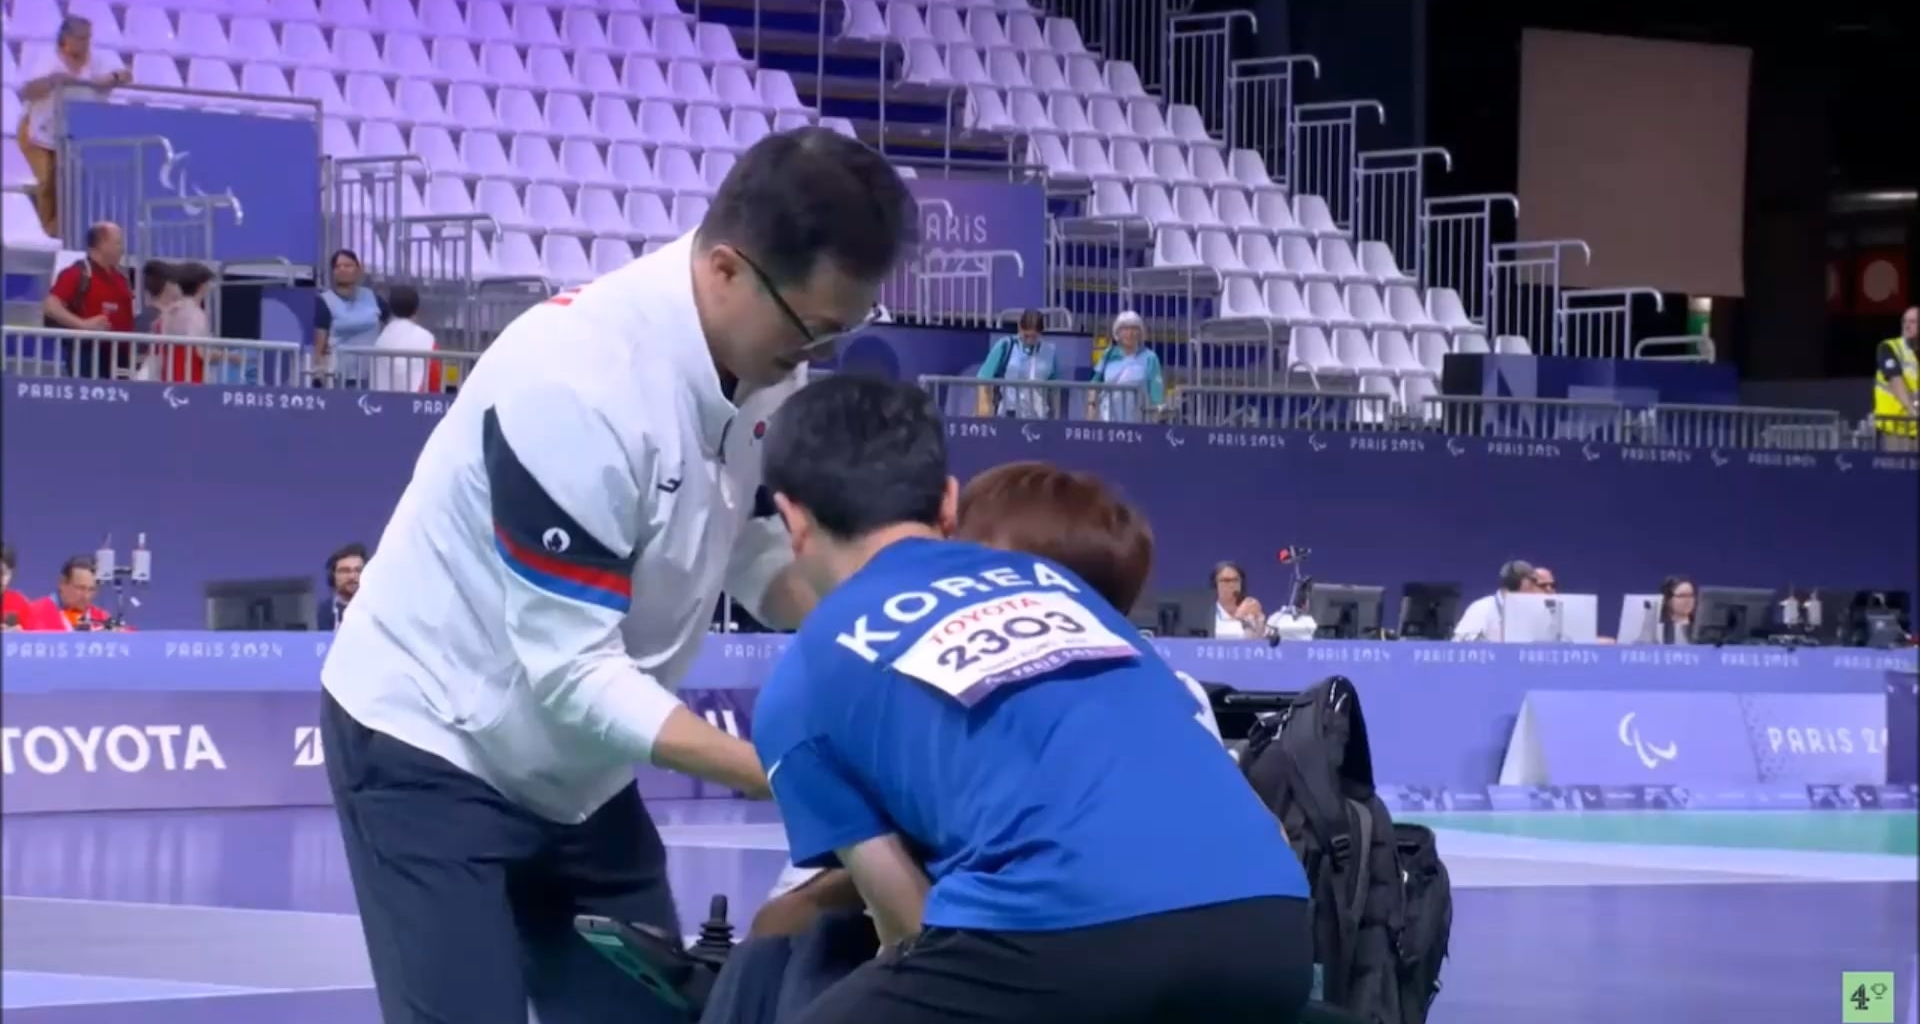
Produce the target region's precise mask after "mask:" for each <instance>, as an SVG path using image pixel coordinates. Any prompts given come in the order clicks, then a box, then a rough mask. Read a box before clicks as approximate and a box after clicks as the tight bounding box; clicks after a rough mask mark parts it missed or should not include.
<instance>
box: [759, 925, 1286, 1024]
mask: <svg viewBox="0 0 1920 1024" xmlns="http://www.w3.org/2000/svg"><path fill="white" fill-rule="evenodd" d="M1312 979H1313V934H1312V928H1311V923H1310V918H1309V915H1308V913H1307V901H1305V900H1289V899H1255V900H1240V901H1236V902H1233V903H1220V904H1216V905H1214V906H1210V907H1197V908H1194V909H1191V910H1181V911H1175V912H1172V913H1166V914H1153V915H1150V916H1147V917H1138V918H1134V919H1132V920H1128V921H1120V922H1116V923H1114V924H1108V925H1100V926H1098V927H1093V928H1080V929H1075V930H1072V931H1064V932H1025V933H1022V932H975V931H953V930H949V929H944V928H929V929H927V930H926V931H925V932H924V933H922V934H921V936H920V937H919V938H918V939H916V940H914V941H913V942H912V943H911V944H910V945H909V946H907V947H906V949H905V950H904V951H902V952H901V953H899V954H897V955H895V956H893V957H891V958H887V959H882V960H877V961H873V962H870V963H867V964H865V965H863V966H861V967H860V968H859V969H858V970H856V971H854V972H853V973H852V974H850V975H848V976H847V977H846V979H845V980H843V981H841V982H840V983H839V984H837V985H835V986H834V987H832V988H830V989H828V990H827V991H826V992H825V993H824V994H822V995H821V996H820V997H819V998H818V999H817V1000H815V1001H814V1002H813V1003H812V1004H811V1005H809V1006H808V1007H807V1009H806V1010H805V1011H804V1012H802V1013H801V1014H800V1015H799V1017H798V1018H797V1020H798V1022H799V1024H957V1022H961V1021H966V1022H970V1024H1291V1022H1292V1021H1294V1020H1295V1019H1296V1018H1297V1016H1298V1015H1299V1012H1300V1008H1301V1006H1302V1005H1304V1004H1305V1003H1306V1000H1307V991H1308V988H1309V987H1310V986H1311V984H1312Z"/></svg>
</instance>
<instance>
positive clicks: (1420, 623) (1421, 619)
mask: <svg viewBox="0 0 1920 1024" xmlns="http://www.w3.org/2000/svg"><path fill="white" fill-rule="evenodd" d="M1459 621H1460V584H1458V583H1409V584H1407V585H1406V586H1403V587H1401V588H1400V638H1401V639H1402V640H1450V639H1452V638H1453V626H1454V623H1456V622H1459Z"/></svg>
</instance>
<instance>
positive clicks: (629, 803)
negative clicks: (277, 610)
mask: <svg viewBox="0 0 1920 1024" xmlns="http://www.w3.org/2000/svg"><path fill="white" fill-rule="evenodd" d="M321 736H322V742H323V744H324V748H323V749H324V750H325V751H326V762H327V779H328V781H329V782H330V783H331V785H332V788H333V799H334V805H335V807H336V809H337V810H338V811H339V814H340V832H341V836H342V838H343V839H344V840H345V841H346V850H347V866H348V869H349V870H350V871H351V872H352V875H353V888H354V896H355V898H356V900H357V902H358V903H359V905H360V922H361V926H362V928H363V930H364V931H365V933H366V938H367V954H368V958H369V959H370V960H371V962H372V965H373V980H374V987H375V988H376V989H377V990H378V993H379V998H380V1012H381V1018H382V1020H383V1021H384V1022H385V1024H527V1007H528V1004H529V1003H530V1002H531V1004H532V1005H533V1007H534V1008H535V1010H536V1011H537V1012H538V1013H539V1017H540V1021H541V1024H614V1022H618V1024H652V1022H656V1021H657V1022H662V1024H664V1022H667V1021H673V1020H676V1019H677V1015H676V1014H674V1013H673V1012H672V1011H671V1010H669V1008H668V1007H667V1006H666V1005H665V1004H664V1003H662V1002H661V1001H659V1000H658V999H655V998H653V997H652V996H651V995H650V994H648V993H647V991H646V990H645V989H643V988H641V987H640V986H639V985H637V984H635V983H634V982H633V981H632V980H631V979H629V978H628V977H626V976H625V975H624V974H621V973H620V971H619V970H618V969H616V968H615V967H613V966H612V965H611V964H609V963H607V962H606V961H605V960H603V959H602V958H601V957H600V955H599V954H597V953H595V952H594V951H593V950H592V948H591V947H589V946H588V945H587V943H586V941H585V940H583V939H581V938H580V937H579V936H578V935H576V934H575V933H574V930H573V917H574V915H575V914H580V913H586V914H600V915H603V916H606V917H611V918H615V919H618V920H624V921H637V922H640V923H642V924H648V925H652V926H654V927H657V928H663V929H665V930H666V931H667V933H668V934H670V935H678V934H680V925H679V918H678V915H677V914H676V913H675V910H674V904H673V896H672V894H671V893H670V892H669V891H668V888H667V867H666V849H665V847H664V846H663V845H662V844H661V841H660V833H659V832H658V831H657V830H656V829H655V828H654V825H653V822H652V820H651V819H650V818H649V817H648V816H647V812H646V808H645V807H644V806H642V805H641V802H640V793H639V790H638V788H637V787H635V788H629V789H627V790H626V791H625V792H623V793H621V794H620V795H619V796H617V797H615V798H614V799H613V800H611V801H609V802H608V803H607V805H606V806H604V807H602V808H601V809H600V810H599V811H598V812H596V813H595V814H594V815H593V816H592V817H591V818H589V819H587V820H586V821H584V822H582V823H580V824H578V825H561V824H556V823H554V822H551V821H548V820H546V819H544V818H541V817H539V816H538V815H535V814H533V813H532V812H530V811H527V810H524V809H522V808H521V807H519V806H518V805H516V804H514V803H513V802H512V801H510V800H508V799H507V798H506V797H504V796H502V795H501V794H500V793H499V792H497V791H496V790H494V789H493V788H492V787H490V786H488V785H487V784H486V783H484V782H481V781H480V780H479V779H477V778H475V777H474V776H472V775H469V774H467V773H466V772H463V771H461V770H460V769H458V768H455V767H454V766H453V765H451V764H449V763H447V762H446V761H444V760H441V759H440V758H438V757H435V756H433V755H431V754H428V753H426V752H424V751H421V750H418V749H416V748H413V747H410V746H407V745H406V744H404V743H401V742H400V741H398V740H395V739H393V738H392V737H389V736H386V735H383V734H381V733H377V732H374V731H373V730H371V729H368V728H367V727H365V726H363V725H361V724H360V723H359V722H357V721H355V720H354V719H353V718H352V717H351V716H349V715H348V714H347V713H346V712H345V711H343V710H341V708H340V706H339V705H338V704H335V703H334V701H333V699H332V698H331V697H326V698H324V704H323V708H322V712H321Z"/></svg>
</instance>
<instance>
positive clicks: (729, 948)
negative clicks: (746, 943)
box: [687, 894, 733, 964]
mask: <svg viewBox="0 0 1920 1024" xmlns="http://www.w3.org/2000/svg"><path fill="white" fill-rule="evenodd" d="M731 952H733V923H732V922H731V921H728V920H727V897H726V896H725V895H724V894H722V895H718V896H715V897H714V898H713V902H712V903H710V904H708V905H707V920H706V922H705V923H704V924H702V925H701V926H700V937H699V939H697V940H695V942H694V944H693V948H692V949H689V950H687V954H688V955H689V956H692V957H693V958H695V959H697V960H704V961H707V962H708V963H712V964H721V963H724V962H726V959H727V954H729V953H731Z"/></svg>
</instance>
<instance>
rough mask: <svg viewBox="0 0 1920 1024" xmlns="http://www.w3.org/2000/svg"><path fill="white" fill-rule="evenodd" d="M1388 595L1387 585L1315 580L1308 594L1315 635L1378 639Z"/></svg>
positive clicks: (1334, 638) (1308, 612) (1309, 610)
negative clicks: (1316, 581) (1382, 611)
mask: <svg viewBox="0 0 1920 1024" xmlns="http://www.w3.org/2000/svg"><path fill="white" fill-rule="evenodd" d="M1385 595H1386V588H1385V587H1367V586H1356V585H1353V584H1348V583H1315V584H1314V585H1313V590H1312V592H1311V593H1309V594H1308V596H1307V614H1308V615H1311V616H1312V617H1313V621H1314V624H1315V625H1316V626H1317V627H1318V628H1317V629H1316V630H1315V632H1314V635H1315V636H1317V637H1319V638H1321V639H1325V640H1358V639H1361V638H1363V637H1364V638H1366V639H1369V640H1373V639H1378V638H1379V636H1380V606H1381V604H1382V603H1383V601H1384V600H1385Z"/></svg>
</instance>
